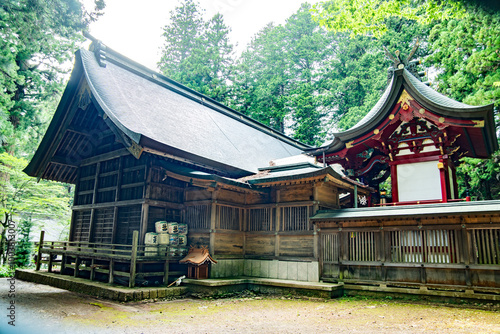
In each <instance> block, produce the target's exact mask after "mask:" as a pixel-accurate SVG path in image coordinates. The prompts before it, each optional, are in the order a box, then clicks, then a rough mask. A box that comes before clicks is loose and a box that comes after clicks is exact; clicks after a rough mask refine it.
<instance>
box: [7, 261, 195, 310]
mask: <svg viewBox="0 0 500 334" xmlns="http://www.w3.org/2000/svg"><path fill="white" fill-rule="evenodd" d="M15 277H16V279H20V280H23V281H27V282H34V283H40V284H46V285H50V286H53V287H56V288H61V289H65V290H69V291H74V292H79V293H84V294H87V295H91V296H95V297H99V298H105V299H112V300H118V301H121V302H128V301H137V300H143V299H154V298H176V297H180V296H182V295H184V294H185V293H186V292H187V288H186V287H184V286H181V287H170V288H167V287H148V288H127V287H121V286H116V285H111V284H107V283H102V282H96V281H90V280H88V279H85V278H77V277H72V276H66V275H61V274H55V273H48V272H43V271H35V270H27V269H16V275H15Z"/></svg>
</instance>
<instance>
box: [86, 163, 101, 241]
mask: <svg viewBox="0 0 500 334" xmlns="http://www.w3.org/2000/svg"><path fill="white" fill-rule="evenodd" d="M100 169H101V163H100V162H98V163H97V166H96V168H95V180H94V193H93V196H92V205H95V204H96V203H97V194H98V191H97V190H98V186H99V170H100ZM95 211H96V209H94V208H92V210H91V211H90V225H89V237H88V241H89V242H93V241H94V238H93V233H94V225H95Z"/></svg>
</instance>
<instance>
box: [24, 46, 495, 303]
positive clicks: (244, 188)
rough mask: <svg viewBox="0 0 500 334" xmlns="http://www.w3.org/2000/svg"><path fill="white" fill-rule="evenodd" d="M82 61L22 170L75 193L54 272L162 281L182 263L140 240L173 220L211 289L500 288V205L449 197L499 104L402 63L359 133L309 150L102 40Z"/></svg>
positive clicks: (52, 244)
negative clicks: (433, 83)
mask: <svg viewBox="0 0 500 334" xmlns="http://www.w3.org/2000/svg"><path fill="white" fill-rule="evenodd" d="M75 58H76V59H75V65H74V69H73V72H72V75H71V79H70V81H69V83H68V85H67V87H66V90H65V92H64V94H63V97H62V99H61V102H60V104H59V106H58V108H57V110H56V113H55V115H54V117H53V119H52V122H51V124H50V126H49V128H48V130H47V133H46V134H45V137H44V138H43V140H42V142H41V144H40V146H39V148H38V150H37V152H36V153H35V155H34V157H33V159H32V161H31V162H30V164H29V165H28V167H26V169H25V172H26V173H27V174H28V175H31V176H33V177H37V178H39V179H47V180H54V181H59V182H66V183H71V184H75V198H74V203H73V207H72V219H71V229H70V234H69V240H67V241H46V240H41V242H40V250H39V254H40V255H43V254H50V255H51V256H50V257H49V265H48V270H49V271H52V270H53V267H54V265H55V262H54V261H53V260H52V259H53V256H54V255H57V256H58V257H57V258H58V260H57V261H60V262H58V263H57V265H58V266H57V267H58V268H60V269H58V270H59V271H60V272H61V273H62V274H66V275H74V276H75V277H84V278H89V279H92V280H98V281H103V282H110V283H119V284H128V285H129V286H131V287H132V286H135V285H140V284H141V282H148V284H154V283H158V284H167V283H168V282H169V276H180V275H185V274H187V265H186V264H181V263H179V260H180V259H182V258H183V257H184V255H185V254H183V253H182V251H179V250H178V249H177V250H176V249H175V248H174V245H173V244H170V245H166V244H159V245H155V246H154V247H156V248H153V249H152V248H151V247H152V246H151V245H150V244H148V243H147V242H146V241H147V238H148V235H150V234H151V233H155V232H157V230H156V227H155V226H156V223H158V222H177V223H183V224H187V230H188V232H187V243H188V245H191V246H194V247H197V248H202V247H207V249H208V254H207V255H210V256H211V258H212V259H213V263H212V264H211V267H210V268H209V271H208V277H211V278H222V277H239V276H251V277H261V278H279V279H286V280H295V281H308V282H318V281H344V282H346V283H349V282H351V283H353V284H354V283H355V284H364V282H371V283H370V284H375V283H376V284H379V283H380V282H384V284H386V283H387V282H396V283H397V284H406V285H408V284H409V285H416V286H426V287H427V286H429V284H434V285H443V286H445V285H446V286H447V287H449V286H451V285H453V286H459V287H461V288H463V289H467V290H468V291H469V290H470V291H476V290H477V289H483V290H488V291H494V293H496V292H497V290H498V289H499V288H500V286H499V283H498V282H499V280H498V279H497V278H496V277H498V275H499V273H500V271H499V270H500V251H499V249H498V247H499V243H498V240H499V237H500V202H494V201H493V202H463V201H462V202H460V203H454V202H453V201H455V200H457V201H458V200H459V198H458V193H457V186H456V175H455V167H456V165H457V163H458V159H459V158H460V157H461V156H475V157H488V156H489V155H490V154H491V153H492V152H493V151H495V150H496V149H498V144H497V140H496V136H495V131H494V125H493V115H492V106H485V107H472V106H467V105H464V104H462V103H459V102H456V101H453V100H450V99H448V98H446V97H444V96H442V95H441V94H439V93H437V92H435V91H433V90H432V89H431V88H429V87H427V86H425V85H424V84H423V83H421V82H420V81H419V80H418V79H417V78H416V77H415V76H414V75H413V74H412V73H410V72H409V71H408V70H407V68H410V66H407V65H408V64H407V63H403V62H401V63H398V64H395V67H394V70H393V71H392V72H391V75H392V79H390V82H389V85H388V88H387V89H386V91H385V92H384V94H383V96H382V98H381V100H380V101H379V102H378V103H377V105H376V106H375V107H374V108H373V109H372V111H371V112H370V113H369V114H368V115H367V116H366V117H365V118H364V119H363V120H362V121H361V122H360V123H358V124H357V125H356V126H355V127H354V128H353V129H350V130H348V131H345V132H342V133H337V134H335V137H334V139H333V141H332V142H331V143H330V144H328V145H326V146H324V147H320V148H312V147H309V146H307V145H305V144H303V143H300V142H298V141H296V140H294V139H292V138H289V137H287V136H285V135H283V134H281V133H279V132H276V131H275V130H273V129H271V128H269V127H267V126H265V125H263V124H261V123H258V122H256V121H254V120H252V119H250V118H248V117H247V116H245V115H242V114H240V113H238V112H236V111H234V110H232V109H229V108H227V107H225V106H223V105H222V104H220V103H218V102H216V101H214V100H212V99H210V98H208V97H206V96H203V95H201V94H199V93H197V92H195V91H193V90H191V89H189V88H187V87H185V86H183V85H181V84H179V83H176V82H174V81H172V80H170V79H168V78H166V77H164V76H162V75H161V74H158V73H156V72H154V71H151V70H149V69H147V68H145V67H143V66H141V65H139V64H137V63H135V62H133V61H131V60H129V59H127V58H126V57H124V56H122V55H120V54H118V53H117V52H115V51H113V50H111V49H108V48H106V47H105V46H104V45H103V44H101V43H99V42H98V41H94V43H93V44H92V45H91V48H90V51H89V50H80V51H78V52H77V53H76V57H75ZM389 176H391V180H392V201H391V203H392V204H416V205H413V206H409V205H401V206H397V207H396V208H397V210H394V209H395V208H393V207H384V206H380V201H379V196H378V187H379V184H380V183H381V182H383V181H384V180H386V179H387V177H389ZM415 180H419V181H415ZM421 203H437V204H426V205H420V204H421ZM374 205H375V206H374ZM39 258H41V256H39ZM59 259H60V260H59ZM215 262H216V263H215ZM38 265H39V264H38ZM207 266H208V263H207ZM408 268H412V269H411V270H409V269H408ZM430 268H432V270H431V269H430ZM54 270H55V269H54ZM443 273H444V275H443ZM203 276H205V274H204V275H203ZM170 281H171V280H170ZM374 282H375V283H374ZM396 283H395V284H396ZM474 289H476V290H474ZM477 291H479V290H477ZM481 291H482V290H481Z"/></svg>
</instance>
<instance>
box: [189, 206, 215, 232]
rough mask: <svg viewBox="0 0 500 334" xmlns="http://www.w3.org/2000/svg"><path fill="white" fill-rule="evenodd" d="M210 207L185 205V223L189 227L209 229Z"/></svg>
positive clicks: (192, 228)
mask: <svg viewBox="0 0 500 334" xmlns="http://www.w3.org/2000/svg"><path fill="white" fill-rule="evenodd" d="M211 211H212V208H211V206H210V205H192V206H188V207H186V223H187V224H188V226H189V229H191V230H195V229H209V228H210V216H211Z"/></svg>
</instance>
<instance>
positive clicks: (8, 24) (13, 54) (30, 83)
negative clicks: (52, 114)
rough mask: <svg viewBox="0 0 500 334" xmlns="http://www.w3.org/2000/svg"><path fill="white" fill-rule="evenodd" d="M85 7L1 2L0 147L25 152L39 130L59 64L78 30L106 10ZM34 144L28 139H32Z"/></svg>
mask: <svg viewBox="0 0 500 334" xmlns="http://www.w3.org/2000/svg"><path fill="white" fill-rule="evenodd" d="M95 4H96V8H95V11H94V12H92V13H88V12H86V11H84V9H83V7H82V4H81V3H80V2H79V1H78V0H50V1H47V0H22V1H15V0H4V1H2V3H1V5H0V144H1V145H0V151H8V152H11V153H14V152H16V153H18V154H22V153H24V150H23V147H22V146H21V144H23V143H27V142H29V140H28V139H27V137H29V136H30V135H31V134H33V133H34V132H37V131H38V130H39V127H40V126H41V123H42V121H43V118H44V117H43V113H40V109H41V108H42V106H43V105H44V102H45V101H47V100H50V99H52V98H58V97H59V96H60V94H61V91H62V87H63V82H62V75H61V74H64V73H66V71H67V70H66V69H64V67H63V64H64V63H65V62H68V61H69V60H71V58H72V56H73V53H74V51H75V50H76V47H77V44H78V43H79V42H81V41H83V37H82V35H81V30H82V29H85V28H86V27H87V25H88V23H89V22H91V21H93V20H95V19H96V18H97V17H98V16H99V14H100V11H101V10H102V9H103V8H104V2H103V1H102V0H99V1H96V2H95ZM31 142H32V140H31Z"/></svg>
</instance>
